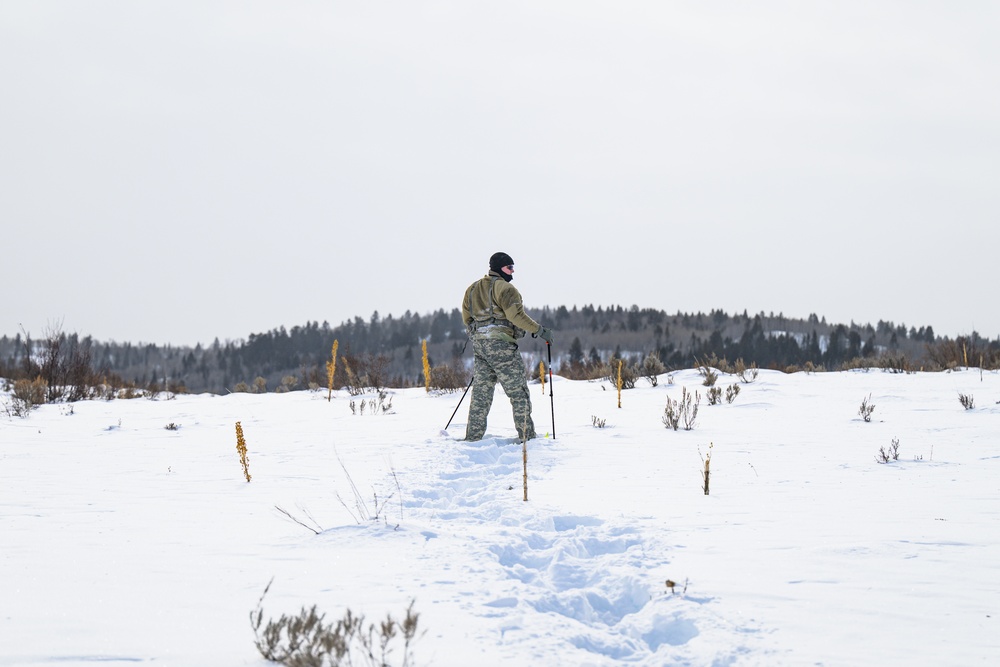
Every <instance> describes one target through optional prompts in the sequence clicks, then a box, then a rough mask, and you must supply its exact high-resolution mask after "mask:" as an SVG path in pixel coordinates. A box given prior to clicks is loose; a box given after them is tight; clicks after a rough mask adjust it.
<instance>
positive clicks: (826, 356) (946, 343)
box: [0, 305, 1000, 394]
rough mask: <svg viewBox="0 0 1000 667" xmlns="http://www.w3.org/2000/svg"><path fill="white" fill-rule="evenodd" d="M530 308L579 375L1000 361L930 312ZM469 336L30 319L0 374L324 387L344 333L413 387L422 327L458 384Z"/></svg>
mask: <svg viewBox="0 0 1000 667" xmlns="http://www.w3.org/2000/svg"><path fill="white" fill-rule="evenodd" d="M527 313H528V314H529V315H530V316H531V317H532V318H534V319H535V320H536V321H539V322H542V323H544V324H545V325H546V326H550V327H551V328H552V329H553V330H554V331H555V336H556V339H555V343H554V344H553V346H552V367H553V368H552V370H553V372H554V373H556V374H557V375H562V376H565V377H570V378H577V379H582V378H594V377H600V376H601V375H602V374H605V375H606V373H607V368H608V365H609V363H610V362H611V361H612V360H614V359H622V360H624V361H626V362H627V363H628V364H629V365H630V366H633V367H639V366H640V365H641V364H642V362H643V361H644V360H645V359H647V358H648V357H649V356H650V355H653V356H655V357H657V358H658V360H659V361H660V362H662V364H663V367H664V368H665V369H666V370H668V371H669V370H671V369H680V368H692V367H696V366H699V365H703V364H707V363H710V360H711V361H715V362H719V361H720V360H722V361H723V363H724V361H725V360H728V361H729V362H734V361H736V360H742V362H743V363H744V364H746V365H747V366H750V365H755V366H756V367H758V368H763V369H775V370H781V371H786V372H793V371H796V370H810V371H821V370H840V369H843V368H852V367H865V368H883V369H889V370H893V371H896V372H907V371H914V370H921V369H924V370H943V369H947V368H950V367H955V366H958V365H966V366H968V365H972V366H980V367H984V368H996V367H998V366H1000V340H998V341H988V340H984V339H983V338H981V337H980V336H979V335H978V334H976V333H975V332H973V333H972V334H971V335H970V336H967V337H961V338H958V339H955V340H951V339H948V338H940V337H937V336H935V334H934V331H933V329H932V328H931V327H930V326H921V327H920V328H916V327H909V328H907V327H906V326H905V325H904V324H899V325H896V324H894V323H892V322H884V321H879V322H878V323H877V324H875V325H871V324H863V325H861V324H856V323H854V322H851V323H849V324H833V323H828V322H827V321H826V319H825V318H820V317H818V316H816V315H810V316H809V317H808V318H807V319H795V318H788V317H785V316H784V315H782V314H780V313H779V314H777V315H776V314H774V313H770V314H765V313H763V312H761V313H757V314H753V315H751V314H748V313H746V312H743V313H742V314H727V313H725V312H723V311H721V310H712V311H710V312H708V313H702V312H697V313H683V312H676V313H672V314H671V313H667V312H665V311H664V310H658V309H653V308H640V307H638V306H635V305H633V306H631V307H629V308H625V307H622V306H607V307H602V306H596V307H595V306H593V305H588V306H584V307H580V308H578V307H576V306H574V307H572V308H567V307H565V306H560V307H558V308H548V307H546V308H541V309H527ZM467 340H468V339H467V336H466V332H465V327H464V325H463V323H462V317H461V312H460V311H459V310H458V309H453V310H451V311H445V310H438V311H436V312H433V313H430V314H423V315H421V314H417V313H411V312H409V311H407V312H406V313H404V314H403V315H402V316H400V317H394V316H392V315H387V316H385V317H382V316H380V315H379V313H378V312H374V313H372V315H371V316H370V317H369V318H368V319H367V320H365V319H363V318H361V317H355V318H354V319H353V320H348V321H345V322H343V323H341V324H339V325H337V326H330V324H329V323H327V322H323V323H322V324H319V323H318V322H307V323H306V324H304V325H301V326H294V327H292V328H291V329H286V328H285V327H284V326H282V327H279V328H276V329H273V330H271V331H266V332H263V333H256V334H251V335H250V336H249V337H248V338H247V339H246V340H237V341H228V340H227V341H225V342H220V341H219V340H218V339H216V340H215V341H214V342H213V343H212V344H211V345H208V346H202V345H197V346H195V347H176V346H170V345H166V346H157V345H152V344H132V343H116V342H101V341H95V340H93V339H92V338H91V337H89V336H80V335H79V334H77V333H65V332H62V331H46V332H42V334H41V335H40V336H35V337H33V336H31V335H30V333H28V332H22V333H20V334H17V335H15V336H13V337H9V336H3V337H2V338H0V377H3V378H7V379H17V378H29V379H30V378H34V377H36V376H44V379H45V380H46V381H47V382H48V383H49V384H50V385H54V384H56V383H59V384H68V383H72V382H75V381H80V382H82V380H80V379H79V377H82V376H83V375H87V376H88V382H90V383H93V382H95V381H103V382H108V383H114V384H115V385H118V386H120V385H123V384H125V385H129V386H132V387H136V388H141V389H144V390H150V389H153V390H168V391H173V392H176V393H181V392H195V393H202V392H210V393H214V394H223V393H228V392H232V391H290V390H302V389H309V388H312V389H317V388H326V387H327V386H328V384H329V378H328V375H327V371H328V366H327V364H328V362H329V361H330V360H331V356H332V354H331V353H332V348H333V345H334V342H335V341H336V342H337V345H338V350H339V352H338V359H339V361H338V363H337V364H336V377H335V378H334V384H335V386H337V387H340V386H346V385H349V384H351V383H352V379H353V378H354V377H356V376H361V375H365V376H366V378H367V383H366V384H368V385H369V386H372V387H383V388H384V387H411V386H422V385H424V384H425V380H424V374H423V368H424V366H423V361H424V360H423V344H424V342H425V341H426V349H427V356H428V362H429V366H430V367H431V368H432V369H435V373H438V376H437V377H438V380H437V381H436V382H435V383H434V385H435V386H436V387H438V388H445V389H448V388H454V387H453V385H457V386H458V387H459V388H461V387H464V386H465V383H466V382H467V381H468V378H469V377H471V375H470V370H471V366H472V348H471V346H468V347H467V346H466V342H467ZM520 347H521V352H522V356H523V357H524V359H525V364H526V368H528V369H529V371H531V372H532V373H535V374H537V368H538V365H539V362H541V361H546V362H547V350H545V345H544V343H543V342H541V341H540V340H538V339H533V338H531V337H530V336H529V337H526V338H525V339H523V340H522V341H521V346H520ZM444 371H447V372H444ZM74 374H75V375H74ZM73 377H77V380H73ZM442 378H447V379H442Z"/></svg>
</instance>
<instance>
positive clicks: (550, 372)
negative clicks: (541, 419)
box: [545, 341, 556, 440]
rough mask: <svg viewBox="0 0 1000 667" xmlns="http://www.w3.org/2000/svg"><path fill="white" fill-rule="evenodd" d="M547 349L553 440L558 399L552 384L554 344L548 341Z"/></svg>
mask: <svg viewBox="0 0 1000 667" xmlns="http://www.w3.org/2000/svg"><path fill="white" fill-rule="evenodd" d="M545 347H547V348H548V349H549V401H550V402H551V403H552V438H553V440H554V439H555V437H556V399H555V398H553V397H552V394H553V391H552V390H553V389H554V388H555V385H554V384H553V383H552V343H549V342H547V341H546V343H545Z"/></svg>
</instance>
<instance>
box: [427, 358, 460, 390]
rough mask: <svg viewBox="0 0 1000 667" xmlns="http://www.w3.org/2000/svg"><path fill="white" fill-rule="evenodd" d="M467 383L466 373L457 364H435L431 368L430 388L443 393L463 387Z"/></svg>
mask: <svg viewBox="0 0 1000 667" xmlns="http://www.w3.org/2000/svg"><path fill="white" fill-rule="evenodd" d="M468 385H469V375H468V373H467V372H466V371H465V370H464V369H461V368H458V367H457V366H444V365H442V366H435V367H434V368H432V369H431V381H430V388H431V389H433V390H436V391H439V392H443V393H451V392H455V391H458V390H460V389H465V388H466V387H467V386H468Z"/></svg>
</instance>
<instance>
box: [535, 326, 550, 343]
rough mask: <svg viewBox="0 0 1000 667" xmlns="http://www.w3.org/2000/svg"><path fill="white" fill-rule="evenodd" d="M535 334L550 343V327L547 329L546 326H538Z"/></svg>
mask: <svg viewBox="0 0 1000 667" xmlns="http://www.w3.org/2000/svg"><path fill="white" fill-rule="evenodd" d="M536 335H537V336H538V337H539V338H541V339H542V340H544V341H545V342H546V343H548V344H549V345H551V344H552V329H549V328H548V327H539V328H538V333H537V334H536Z"/></svg>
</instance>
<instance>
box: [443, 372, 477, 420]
mask: <svg viewBox="0 0 1000 667" xmlns="http://www.w3.org/2000/svg"><path fill="white" fill-rule="evenodd" d="M475 379H476V376H475V375H473V376H472V380H475ZM472 380H469V386H468V387H466V388H465V391H463V392H462V398H460V399H458V405H456V406H455V412H452V413H451V417H449V418H448V423H447V424H446V425H445V427H444V430H443V431H441V432H442V433H447V432H448V427H449V426H451V420H452V419H454V418H455V413H457V412H458V408H459V407H461V405H462V401H464V400H465V395H466V394H468V393H469V388H470V387H472Z"/></svg>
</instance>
